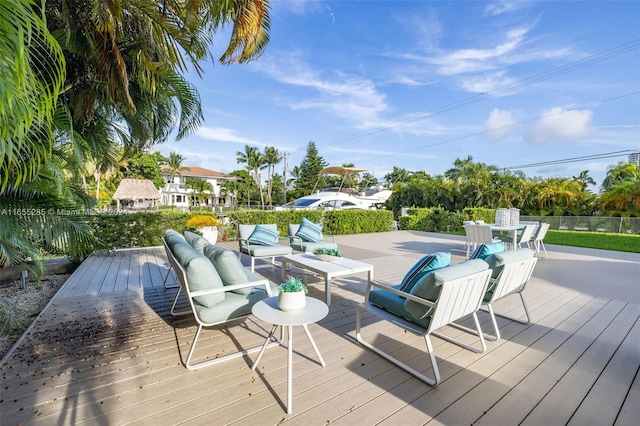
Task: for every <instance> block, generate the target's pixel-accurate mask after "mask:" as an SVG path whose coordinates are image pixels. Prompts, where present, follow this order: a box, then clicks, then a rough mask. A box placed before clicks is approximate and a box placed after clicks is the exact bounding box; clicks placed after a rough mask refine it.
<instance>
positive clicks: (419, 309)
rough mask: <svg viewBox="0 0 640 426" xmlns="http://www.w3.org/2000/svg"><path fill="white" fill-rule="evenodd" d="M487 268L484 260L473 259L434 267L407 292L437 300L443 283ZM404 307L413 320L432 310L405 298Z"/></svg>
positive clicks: (426, 314)
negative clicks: (438, 267)
mask: <svg viewBox="0 0 640 426" xmlns="http://www.w3.org/2000/svg"><path fill="white" fill-rule="evenodd" d="M488 268H489V265H488V264H487V262H485V261H484V260H481V259H473V260H467V261H464V262H461V263H458V264H455V265H452V266H448V267H446V268H441V269H436V270H434V271H431V272H428V273H427V274H426V275H424V276H423V277H422V278H420V280H419V281H418V282H417V283H416V284H415V285H414V286H413V288H412V289H411V291H410V292H409V293H411V294H413V295H415V296H418V297H421V298H423V299H426V300H429V301H430V302H437V301H438V297H439V296H440V291H441V290H442V284H443V283H445V282H447V281H451V280H455V279H458V278H462V277H465V276H467V275H471V274H475V273H476V272H481V271H484V270H485V269H488ZM404 307H405V309H406V310H407V311H408V312H409V313H410V314H411V316H412V317H413V318H414V319H415V320H418V319H422V318H425V317H426V316H428V315H429V314H431V311H432V308H431V307H428V306H425V305H421V304H420V303H418V302H414V301H413V300H407V301H406V302H405V305H404Z"/></svg>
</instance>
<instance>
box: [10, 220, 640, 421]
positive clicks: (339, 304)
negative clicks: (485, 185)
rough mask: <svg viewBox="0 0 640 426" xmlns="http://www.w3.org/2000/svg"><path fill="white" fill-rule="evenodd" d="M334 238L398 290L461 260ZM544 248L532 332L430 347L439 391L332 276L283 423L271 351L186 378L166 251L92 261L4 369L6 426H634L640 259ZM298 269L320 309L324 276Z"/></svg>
mask: <svg viewBox="0 0 640 426" xmlns="http://www.w3.org/2000/svg"><path fill="white" fill-rule="evenodd" d="M337 241H338V243H339V245H340V249H341V250H342V252H343V253H344V254H345V256H348V257H351V258H354V259H358V260H361V261H364V262H367V263H371V264H373V265H374V272H375V277H376V279H378V280H381V281H387V282H392V283H397V282H399V280H401V279H402V277H403V276H404V274H405V272H406V271H407V270H408V269H409V267H410V266H411V265H412V264H413V263H414V262H415V261H416V260H417V259H418V258H420V257H421V256H422V255H424V254H425V253H430V252H434V251H452V253H453V260H452V263H454V262H459V261H461V260H462V259H463V257H462V256H463V254H464V253H463V250H462V249H463V246H462V240H461V239H458V238H456V237H449V236H444V235H439V234H430V233H422V232H410V231H397V232H389V233H383V234H366V235H347V236H338V237H337ZM230 247H231V248H234V249H235V248H236V246H235V245H230ZM363 248H364V249H363ZM547 249H548V251H549V257H548V258H546V259H545V258H542V259H540V261H539V262H538V265H537V266H536V270H535V271H534V276H533V279H532V280H531V282H530V284H529V286H528V288H527V290H526V292H525V294H526V298H527V302H528V305H529V308H530V310H531V312H532V316H533V320H534V321H533V323H532V324H529V325H523V324H519V323H516V322H511V321H508V320H501V321H500V323H501V332H502V335H503V339H501V340H500V341H498V342H488V350H487V352H486V353H484V354H475V353H472V352H469V351H466V350H463V349H461V348H459V347H458V346H455V345H452V344H450V343H448V342H445V341H442V340H439V339H437V338H434V345H435V353H436V356H437V358H438V364H439V366H440V369H441V375H442V377H443V382H442V383H441V384H440V385H438V386H437V387H430V386H427V385H425V384H424V383H422V382H420V381H418V380H416V379H414V378H412V376H410V375H408V374H407V373H404V372H403V371H402V370H400V369H399V368H396V367H394V366H393V365H392V364H390V363H389V362H387V361H385V360H383V359H382V358H380V357H379V356H377V355H376V354H374V353H372V352H371V351H368V350H366V349H364V348H362V347H361V346H360V345H359V344H357V343H356V342H355V339H354V329H355V305H356V303H357V302H359V301H361V300H362V295H363V290H364V282H365V277H364V276H363V277H359V276H355V277H348V278H343V279H336V280H335V281H334V285H333V292H332V295H333V297H332V299H333V303H332V306H331V309H330V312H329V315H328V316H327V317H326V318H325V319H323V320H322V321H320V322H319V323H317V324H311V325H310V326H309V328H310V330H311V333H312V334H313V337H314V339H315V341H316V343H317V345H318V347H319V349H320V351H321V352H322V355H323V357H324V360H325V361H326V363H327V365H326V367H324V368H322V367H321V366H320V365H319V364H318V363H317V361H316V358H315V354H314V353H313V349H312V348H311V346H310V344H309V342H308V341H307V339H306V338H304V333H302V332H301V330H298V329H296V330H295V331H294V337H295V346H294V359H293V361H294V367H293V374H294V380H293V386H294V397H293V414H292V415H288V414H286V408H285V407H284V405H283V403H282V402H281V401H286V348H285V347H275V348H270V349H268V350H267V352H266V353H265V355H264V357H263V359H262V361H261V363H260V366H259V369H258V371H257V372H254V371H252V370H251V369H250V365H251V363H252V361H253V359H255V354H253V355H249V356H247V357H245V358H237V359H234V360H231V361H228V362H225V363H223V364H219V365H214V366H211V367H207V368H204V369H201V370H198V371H195V372H193V371H188V370H187V369H186V368H185V367H184V366H183V364H182V359H183V358H184V357H185V356H186V352H187V351H188V349H189V346H190V343H191V340H192V339H193V336H194V332H195V325H194V324H195V323H194V321H193V320H192V319H190V318H189V317H188V316H186V317H180V318H174V317H172V316H171V315H170V314H169V308H170V305H171V301H172V298H173V295H174V294H175V291H176V290H175V289H172V290H165V289H164V288H163V285H162V279H163V277H164V276H165V274H166V272H167V260H166V258H165V256H164V252H163V249H161V248H147V249H139V250H122V251H116V252H103V253H96V254H94V255H92V256H91V257H89V258H88V259H87V260H86V261H85V262H84V263H83V264H82V265H81V266H80V268H78V269H77V270H76V271H75V272H74V274H73V275H72V276H71V277H70V278H69V280H68V281H67V283H66V284H65V285H64V286H63V288H62V289H61V290H60V292H59V293H58V294H57V295H56V297H55V298H54V300H53V301H52V303H50V304H49V306H48V307H47V308H46V309H45V311H44V312H43V314H42V315H41V316H40V317H39V318H38V319H37V320H36V321H35V322H34V324H33V325H32V327H31V328H30V329H29V331H28V332H27V333H26V334H25V336H24V337H23V339H22V340H21V341H20V342H19V343H18V344H17V345H16V347H15V348H14V350H13V351H12V352H11V353H10V354H9V355H8V356H7V357H6V358H5V359H4V360H3V362H2V365H0V377H2V387H1V389H0V392H1V395H0V424H2V426H5V425H17V424H22V425H27V424H41V425H51V424H57V425H70V424H76V423H89V424H101V425H116V424H117V425H124V424H152V425H174V424H182V423H187V424H215V425H222V424H239V425H274V424H279V423H290V424H296V425H323V424H329V423H331V424H344V425H374V424H383V425H422V424H426V423H429V424H448V425H458V424H460V425H465V424H466V425H468V424H478V425H515V424H527V425H529V424H531V425H555V424H575V425H637V424H640V404H639V403H638V402H639V401H640V377H639V375H638V371H639V369H640V322H639V318H640V280H639V279H638V277H640V256H639V255H637V254H629V253H622V252H607V251H598V250H586V249H575V248H567V247H559V246H555V247H553V246H550V247H547ZM256 272H258V273H261V274H262V275H264V276H265V277H267V278H269V279H270V280H272V281H274V282H279V281H280V278H279V277H280V269H279V268H277V267H274V266H273V265H271V264H268V263H266V262H261V261H258V262H257V265H256ZM292 273H295V274H296V275H299V276H301V277H302V278H303V280H304V281H305V282H307V283H308V284H310V287H311V288H310V292H309V295H310V296H313V297H318V298H320V299H324V285H323V283H322V282H321V279H319V278H317V277H314V276H311V275H307V274H305V273H304V272H302V271H300V270H297V269H294V270H293V271H292ZM172 279H173V278H170V280H172ZM517 308H518V303H517V298H514V299H509V300H506V301H504V302H502V303H498V304H497V306H496V310H497V311H502V312H507V311H508V312H510V313H511V314H514V313H515V314H517V315H519V314H520V311H519V310H518V309H517ZM365 318H366V323H367V325H366V327H365V328H364V330H363V333H364V334H365V335H367V336H371V338H370V339H373V340H374V341H375V342H376V343H377V344H378V345H380V346H382V347H384V348H386V350H388V351H392V352H394V353H395V354H396V356H398V357H400V358H402V359H403V360H405V361H407V362H409V363H410V364H412V365H413V366H415V367H416V368H418V369H420V370H422V369H423V368H420V367H419V366H420V365H426V360H425V356H426V355H425V348H424V341H421V340H420V339H419V338H417V337H416V336H413V335H412V334H409V333H404V332H402V331H401V330H400V329H398V328H396V327H394V326H392V325H390V324H389V323H386V322H384V321H381V320H379V319H377V318H376V317H371V316H366V317H365ZM480 319H481V321H487V319H488V317H487V315H486V314H484V313H481V314H480ZM268 329H269V325H268V324H264V323H261V322H259V321H258V320H256V319H255V318H253V317H249V318H248V319H246V320H244V321H242V322H238V323H237V324H236V325H235V326H232V327H226V328H223V329H210V330H205V331H204V332H203V336H201V343H200V345H199V348H198V350H197V351H196V357H199V358H200V359H203V358H205V357H215V356H216V355H218V354H223V353H225V352H227V351H231V350H234V349H235V347H236V344H239V345H242V346H243V347H250V346H252V345H253V346H255V345H258V344H260V343H261V342H262V341H263V340H264V337H265V336H266V334H267V331H268ZM445 331H446V332H448V333H451V334H453V335H459V336H460V337H461V338H462V339H466V338H470V337H471V336H468V335H464V334H460V332H459V331H457V330H455V329H449V330H445Z"/></svg>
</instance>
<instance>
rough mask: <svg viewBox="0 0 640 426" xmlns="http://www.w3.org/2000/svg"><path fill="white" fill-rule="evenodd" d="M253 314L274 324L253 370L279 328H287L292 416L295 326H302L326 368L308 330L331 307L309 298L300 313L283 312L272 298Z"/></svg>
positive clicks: (290, 411)
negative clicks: (308, 325)
mask: <svg viewBox="0 0 640 426" xmlns="http://www.w3.org/2000/svg"><path fill="white" fill-rule="evenodd" d="M251 312H252V313H253V315H255V316H256V318H258V319H260V320H262V321H264V322H268V323H270V324H273V328H271V332H270V333H269V336H268V337H267V340H266V341H265V342H264V345H263V346H262V349H260V352H259V353H258V357H257V358H256V360H255V362H254V363H253V366H252V367H251V369H252V370H255V369H256V367H257V366H258V362H259V361H260V358H261V357H262V354H263V353H264V351H265V349H266V348H267V345H268V344H269V341H270V340H271V338H272V337H273V334H274V333H275V331H276V330H277V329H278V327H284V326H286V327H287V413H288V414H291V413H292V412H293V409H292V402H293V397H292V381H293V380H292V379H293V373H292V366H293V363H292V362H291V361H292V358H293V326H294V325H301V326H302V328H303V329H304V332H305V333H306V334H307V337H308V338H309V342H310V343H311V346H313V350H314V351H315V352H316V355H318V359H319V360H320V364H321V365H322V366H323V367H324V366H325V363H324V359H322V355H321V354H320V351H319V350H318V347H317V346H316V342H314V341H313V337H311V333H309V328H307V324H309V323H313V322H316V321H320V320H321V319H322V318H324V317H326V316H327V314H328V313H329V307H328V306H327V305H326V303H324V302H322V301H321V300H318V299H315V298H313V297H307V304H306V305H305V307H304V308H302V309H300V310H299V311H293V312H291V311H289V312H285V311H281V310H280V308H278V298H277V297H270V298H268V299H264V300H261V301H260V302H258V303H256V304H255V305H253V308H252V309H251Z"/></svg>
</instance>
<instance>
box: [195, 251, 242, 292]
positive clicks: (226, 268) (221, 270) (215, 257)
mask: <svg viewBox="0 0 640 426" xmlns="http://www.w3.org/2000/svg"><path fill="white" fill-rule="evenodd" d="M204 255H205V256H206V257H207V258H208V259H209V260H210V261H211V263H213V266H214V267H215V268H216V271H217V272H218V275H220V278H221V279H222V283H223V284H224V285H234V284H243V283H246V282H249V281H252V280H251V279H250V278H249V276H248V275H247V269H246V268H245V267H244V265H243V264H242V262H240V259H238V256H236V254H235V253H234V252H233V251H231V250H228V249H224V248H221V247H217V246H213V245H211V244H207V246H206V247H205V248H204ZM252 291H253V287H247V288H243V289H239V290H234V293H239V294H249V293H251V292H252Z"/></svg>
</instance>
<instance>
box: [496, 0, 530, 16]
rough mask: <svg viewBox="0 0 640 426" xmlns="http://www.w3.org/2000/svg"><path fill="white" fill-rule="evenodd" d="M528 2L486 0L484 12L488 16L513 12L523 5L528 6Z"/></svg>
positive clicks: (518, 0) (521, 0)
mask: <svg viewBox="0 0 640 426" xmlns="http://www.w3.org/2000/svg"><path fill="white" fill-rule="evenodd" d="M528 5H529V2H526V1H523V0H517V1H514V0H497V1H491V2H488V3H487V5H486V7H485V14H487V15H490V16H495V15H501V14H503V13H508V12H513V11H514V10H519V9H522V8H524V7H528Z"/></svg>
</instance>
